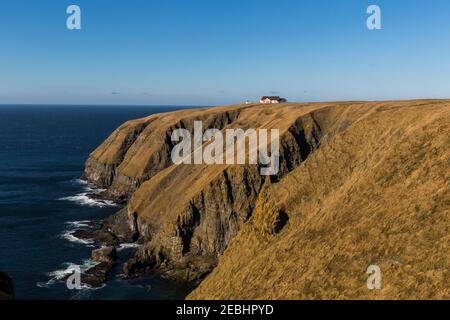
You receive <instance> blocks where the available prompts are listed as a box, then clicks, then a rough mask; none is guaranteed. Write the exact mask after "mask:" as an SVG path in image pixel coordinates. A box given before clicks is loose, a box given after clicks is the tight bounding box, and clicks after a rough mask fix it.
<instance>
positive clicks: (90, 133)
mask: <svg viewBox="0 0 450 320" xmlns="http://www.w3.org/2000/svg"><path fill="white" fill-rule="evenodd" d="M181 108H182V107H118V106H113V107H106V106H105V107H103V106H102V107H94V106H91V107H89V106H79V107H77V106H0V270H1V271H7V272H8V273H9V274H10V275H11V276H12V278H13V282H14V288H15V292H16V296H17V298H18V299H58V300H59V299H181V298H184V297H185V295H186V294H187V293H188V291H189V288H187V287H185V286H182V285H180V284H174V283H172V282H170V281H168V280H166V279H162V278H161V277H159V276H157V275H147V276H145V277H141V278H136V279H131V280H123V279H122V278H121V271H120V265H118V266H116V267H115V268H114V269H113V270H112V273H111V274H110V276H109V281H108V283H107V284H106V285H105V286H103V287H102V288H99V289H90V288H83V289H82V290H74V291H72V290H69V289H67V287H66V285H65V283H64V282H61V281H58V279H60V278H61V277H62V276H63V275H64V271H65V270H67V269H68V268H70V267H71V266H73V265H79V266H81V268H82V269H83V268H86V267H88V266H89V265H90V264H91V261H90V260H89V257H90V252H91V250H92V245H91V244H90V243H89V242H86V241H84V242H83V241H80V240H79V239H76V238H74V237H73V236H72V235H71V233H72V232H73V231H74V230H77V229H80V228H83V227H85V226H86V223H87V222H89V221H98V220H100V219H103V218H105V217H107V216H108V215H110V214H112V213H114V212H116V211H117V210H118V209H119V207H118V206H117V205H116V204H114V203H112V202H108V201H96V200H93V199H90V198H89V197H88V196H87V193H91V192H95V191H98V190H96V189H95V187H94V186H91V185H89V184H86V183H84V182H83V181H80V180H79V177H80V176H81V174H82V172H83V168H84V162H85V161H86V159H87V158H88V156H89V153H90V152H92V151H93V150H94V149H95V148H96V147H97V146H98V145H99V144H100V143H101V142H102V141H103V140H104V139H105V138H106V137H107V136H108V135H109V134H110V133H111V132H112V131H114V130H115V129H116V128H117V127H118V126H119V125H120V124H122V123H124V122H125V121H127V120H130V119H136V118H140V117H145V116H148V115H150V114H152V113H158V112H165V111H169V110H176V109H181ZM135 250H136V248H134V247H122V248H120V249H119V259H120V261H124V260H126V259H127V258H128V257H130V256H132V255H133V253H134V251H135Z"/></svg>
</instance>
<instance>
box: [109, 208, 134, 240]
mask: <svg viewBox="0 0 450 320" xmlns="http://www.w3.org/2000/svg"><path fill="white" fill-rule="evenodd" d="M103 227H104V228H106V229H107V230H108V231H110V232H111V233H113V234H114V235H115V236H116V237H117V238H118V239H119V240H120V241H122V242H126V243H133V242H136V241H137V240H138V238H139V233H138V232H137V228H136V227H134V226H133V228H132V227H131V226H130V222H129V219H128V211H127V208H126V207H125V208H123V209H121V210H119V211H118V212H117V213H115V214H113V215H111V216H109V217H108V218H106V219H105V221H104V222H103Z"/></svg>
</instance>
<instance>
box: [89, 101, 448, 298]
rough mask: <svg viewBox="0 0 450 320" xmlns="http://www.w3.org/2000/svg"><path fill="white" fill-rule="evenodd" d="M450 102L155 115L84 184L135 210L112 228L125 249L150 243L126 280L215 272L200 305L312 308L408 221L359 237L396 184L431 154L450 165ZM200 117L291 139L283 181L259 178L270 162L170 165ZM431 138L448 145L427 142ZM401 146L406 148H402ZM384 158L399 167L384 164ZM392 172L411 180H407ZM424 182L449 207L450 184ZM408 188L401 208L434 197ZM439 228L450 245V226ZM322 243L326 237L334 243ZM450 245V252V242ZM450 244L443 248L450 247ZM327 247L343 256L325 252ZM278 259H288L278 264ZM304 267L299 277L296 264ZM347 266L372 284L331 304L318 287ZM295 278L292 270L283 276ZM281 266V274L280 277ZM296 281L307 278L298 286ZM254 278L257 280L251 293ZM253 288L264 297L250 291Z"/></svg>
mask: <svg viewBox="0 0 450 320" xmlns="http://www.w3.org/2000/svg"><path fill="white" fill-rule="evenodd" d="M449 105H450V104H449V103H448V102H446V101H411V102H385V103H358V102H349V103H327V104H325V103H316V104H282V105H276V106H268V105H238V106H228V107H220V108H211V109H196V110H183V111H178V112H174V113H166V114H159V115H153V116H150V117H148V118H145V119H140V120H134V121H130V122H128V123H126V124H124V125H123V126H121V127H120V128H119V129H118V130H116V131H115V132H114V133H113V134H112V135H111V136H110V137H109V138H108V139H107V140H106V141H105V142H104V143H103V144H102V145H101V146H100V147H99V148H98V149H97V150H95V151H94V152H93V153H92V154H91V157H90V158H89V160H88V161H87V163H86V171H85V174H84V177H85V178H86V179H87V180H89V181H91V182H93V183H95V184H97V185H99V186H102V187H104V188H106V189H107V191H106V192H105V196H106V197H110V198H112V199H116V200H122V201H127V204H126V206H125V207H124V208H123V209H122V210H121V211H120V212H118V213H117V214H116V215H114V216H113V217H111V218H109V219H108V220H107V221H105V226H107V228H108V230H109V231H110V232H112V233H114V235H115V236H116V237H117V238H119V239H121V240H122V241H134V240H136V239H139V241H141V242H143V243H144V245H143V247H142V248H141V249H140V250H139V251H138V253H137V254H136V256H135V257H134V258H133V259H131V260H130V261H129V262H128V263H127V264H125V266H124V273H125V274H127V275H132V274H134V273H136V272H142V271H146V270H149V269H153V270H157V271H159V272H162V273H165V274H166V275H169V276H171V277H173V278H176V279H181V280H183V281H192V282H199V281H200V280H202V279H203V278H204V277H205V276H206V275H207V274H208V273H209V272H211V270H213V269H214V268H215V270H214V271H213V273H212V274H211V275H210V276H208V277H207V279H206V280H205V281H204V282H203V283H202V285H201V286H200V287H199V288H198V289H197V290H196V291H195V292H194V293H193V294H192V295H191V297H192V298H213V297H214V298H216V297H218V298H230V297H234V298H243V299H246V298H268V297H270V298H272V297H285V298H295V297H307V298H311V297H313V296H312V294H313V293H312V292H314V294H315V295H316V296H314V297H345V293H344V291H345V290H347V288H351V287H352V286H354V285H355V283H356V282H357V281H360V280H361V278H362V277H363V276H364V272H365V270H362V271H361V270H359V269H358V270H357V269H355V265H357V264H358V263H359V264H360V265H358V266H361V265H363V264H364V263H365V262H366V261H365V260H361V261H357V262H351V261H350V260H351V259H350V257H353V256H355V257H359V256H361V255H362V253H361V251H364V250H365V249H364V248H363V246H362V245H361V243H363V242H365V241H370V239H373V238H372V237H381V238H384V237H387V234H386V233H385V231H386V230H390V229H389V227H390V226H392V225H395V224H396V221H395V220H389V219H387V218H386V219H387V220H386V222H383V225H384V227H383V228H381V227H380V228H374V229H373V230H371V229H370V228H369V227H367V228H363V227H361V226H360V225H359V224H358V219H361V220H363V221H364V220H365V219H367V221H369V222H370V223H373V222H374V221H372V220H370V219H375V218H374V217H379V218H383V219H384V218H385V216H384V214H382V213H380V212H378V211H377V210H375V208H379V205H378V204H379V203H380V204H381V203H384V205H390V204H391V200H389V201H388V199H396V197H397V195H395V194H393V193H391V191H389V190H390V189H389V188H388V186H390V184H391V183H394V182H387V181H390V179H391V178H394V177H396V180H395V183H396V184H402V183H405V182H406V181H409V180H407V179H409V178H410V177H411V174H412V172H416V171H415V170H416V169H417V168H418V166H419V165H420V164H421V162H420V161H421V159H423V157H424V152H425V151H424V150H427V152H428V151H430V153H429V155H430V156H431V158H430V161H431V162H433V161H435V162H433V163H431V162H430V163H431V164H430V165H429V166H430V168H435V166H437V165H438V164H441V165H442V161H443V160H445V158H442V157H445V156H447V157H448V153H447V154H446V155H445V154H437V153H433V152H436V151H435V150H436V148H438V147H439V148H442V147H443V146H445V143H447V146H448V135H447V140H445V138H443V136H445V132H447V133H448V110H449ZM196 120H202V121H203V129H204V130H205V129H208V128H217V129H219V130H222V131H224V130H226V129H230V128H242V129H244V130H245V129H247V128H254V129H262V128H264V129H271V128H276V129H279V130H280V171H279V173H278V175H276V176H272V177H264V176H261V174H260V170H259V169H260V168H259V167H258V165H248V164H247V165H225V164H224V165H184V164H183V165H174V164H173V163H172V162H171V159H170V152H171V150H172V148H173V144H172V142H171V139H170V136H171V133H172V132H173V130H175V129H177V128H184V129H187V130H188V131H190V132H192V131H193V123H194V121H196ZM439 121H441V122H439ZM434 125H436V126H437V127H434ZM446 130H447V131H446ZM417 137H420V139H419V138H417ZM427 137H428V139H432V140H433V141H434V140H435V139H436V141H440V143H441V144H440V145H439V146H437V145H436V146H431V145H429V144H426V139H427ZM418 139H419V140H418ZM417 141H419V142H417ZM416 142H417V145H416V144H414V143H416ZM436 143H437V142H436ZM400 145H401V146H403V147H404V148H403V147H402V148H403V149H401V151H402V152H400V149H399V150H398V149H396V147H398V146H400ZM413 145H414V147H412V146H413ZM408 146H410V147H411V148H412V149H408ZM427 148H431V149H430V150H428V149H427ZM410 153H411V154H410ZM426 154H428V153H426ZM418 157H419V158H418ZM380 159H384V161H387V163H390V166H388V167H384V166H383V164H382V163H381V162H380V161H381V160H380ZM408 159H413V160H408ZM414 159H415V160H414ZM447 159H448V158H447ZM447 163H448V162H447ZM404 166H407V168H408V169H404ZM443 167H444V168H445V166H443ZM447 167H448V165H447ZM393 168H398V170H400V172H401V175H400V176H396V174H397V173H396V172H397V171H396V170H397V169H393ZM400 168H401V169H400ZM421 168H422V167H421ZM430 168H428V169H426V168H425V169H424V170H431V169H430ZM385 170H391V171H392V172H390V173H389V171H387V172H388V173H386V174H387V175H388V177H389V178H388V177H385V176H384V175H383V173H384V172H385ZM402 170H406V171H407V172H406V171H405V172H403V171H402ZM433 170H434V169H433ZM447 171H448V170H447ZM417 172H419V171H417ZM437 173H438V172H436V176H438V175H437ZM445 173H446V172H445V170H444V171H442V170H441V171H440V174H441V179H447V182H448V175H447V177H446V175H445ZM447 173H448V172H447ZM433 177H434V176H433ZM421 179H422V180H420V181H421V182H422V183H423V184H424V185H426V186H427V187H426V188H428V189H427V190H432V191H433V192H436V194H439V197H438V196H436V197H435V198H433V200H431V202H430V203H437V202H438V203H439V205H442V204H447V206H448V201H447V202H445V201H444V200H443V199H444V198H442V192H443V191H446V190H447V191H448V185H447V187H445V184H443V181H444V180H439V181H438V180H436V181H435V182H436V184H433V183H429V182H427V181H426V174H425V172H422V178H421ZM384 180H386V181H385V182H383V183H386V186H385V185H384V184H383V183H382V181H384ZM430 181H433V180H430ZM417 185H420V183H419V182H417ZM370 186H374V188H373V189H372V187H370ZM433 186H434V187H433ZM384 187H386V191H384V189H383V188H384ZM410 191H411V193H410V194H406V193H405V194H402V193H400V194H401V196H402V197H403V198H402V199H401V200H402V201H403V200H405V199H409V202H414V201H416V199H419V197H418V196H417V195H416V193H418V192H422V191H423V190H422V189H419V188H418V187H417V188H412V189H411V190H410ZM420 199H421V198H420ZM439 201H440V202H439ZM436 206H437V207H436V208H438V209H436V210H438V212H439V213H438V214H436V215H435V217H436V218H437V219H438V220H439V219H440V220H439V221H440V222H442V225H443V226H444V227H446V228H447V229H448V226H449V224H448V215H442V210H443V209H442V208H440V207H439V206H438V205H436ZM419 207H420V208H422V207H421V205H420V204H419ZM444 209H445V208H444ZM447 209H448V208H447ZM402 210H403V211H401V210H400V208H399V209H398V210H397V211H396V214H397V215H398V216H400V217H401V218H400V220H401V221H403V220H405V221H406V220H407V219H409V218H410V217H409V218H408V217H407V215H409V214H410V208H409V207H407V206H405V207H402ZM367 217H372V218H370V219H369V218H367ZM402 219H403V220H402ZM352 223H353V224H352ZM353 228H355V229H354V230H353ZM360 229H361V230H360ZM342 230H346V232H347V234H344V233H343V231H342ZM434 231H436V232H438V233H437V234H436V239H439V241H441V240H442V239H441V238H439V237H440V235H441V231H442V230H441V229H439V230H434ZM434 231H433V232H434ZM349 234H350V236H349ZM358 235H359V236H358ZM368 235H370V237H369V236H368ZM411 236H412V237H413V236H415V237H418V238H420V237H426V236H424V235H422V234H415V235H411ZM349 237H350V238H349ZM341 238H342V239H346V240H345V241H344V240H342V239H341ZM319 239H320V240H323V239H325V245H324V247H322V246H321V245H320V244H319V243H318V242H317V241H318V240H319ZM310 240H311V241H310ZM312 240H314V241H316V242H317V243H316V242H314V241H312ZM347 240H348V241H351V243H347V242H346V241H347ZM423 241H424V242H425V238H423ZM445 241H447V244H448V239H447V240H445ZM445 241H444V242H443V247H442V248H444V249H445V248H446V247H447V248H448V246H447V245H446V242H445ZM279 243H280V245H279ZM314 243H316V244H314ZM346 246H347V247H346ZM324 248H327V250H328V248H333V249H332V250H330V252H328V253H321V252H323V250H325V249H324ZM442 248H440V250H441V249H442ZM413 249H422V248H416V247H414V246H413V247H412V248H410V247H409V246H407V245H404V246H402V245H400V244H398V245H397V247H395V248H393V249H389V250H394V251H395V252H397V251H398V252H399V254H400V255H401V253H400V252H403V251H405V250H406V251H408V252H409V250H413ZM380 250H381V251H376V252H377V253H376V254H375V256H377V257H378V256H379V257H383V252H384V251H383V250H384V249H380ZM294 251H295V252H294ZM297 252H298V253H297ZM364 252H365V251H364ZM300 253H301V254H300ZM317 253H321V255H318V254H317ZM222 255H223V256H222ZM279 255H283V256H282V257H281V258H280V259H278V258H277V260H274V259H273V257H278V256H279ZM341 256H345V257H344V258H343V257H341ZM369 256H370V257H373V256H374V255H369ZM219 257H220V259H219ZM291 257H292V259H291ZM424 257H425V258H426V254H425V253H424ZM369 260H370V259H369ZM372 260H373V259H372ZM266 261H267V262H268V264H266V263H265V262H266ZM299 261H301V267H300V268H297V267H296V263H297V262H299ZM355 261H356V260H355ZM375 262H376V261H375ZM217 263H219V264H218V266H217ZM336 263H337V265H338V267H336V268H334V267H333V266H334V265H335V264H336ZM439 263H440V264H441V265H442V264H443V265H445V266H448V261H443V260H439V261H436V264H439ZM309 265H310V266H311V267H310V268H308V266H309ZM216 266H217V268H216ZM313 266H314V267H313ZM327 266H329V267H327ZM344 267H345V268H349V270H351V271H350V273H351V274H357V273H358V272H360V274H359V278H358V277H356V278H355V279H353V280H348V281H350V282H349V283H347V284H346V283H345V281H343V280H342V279H344V276H343V275H341V276H342V277H341V278H339V279H341V280H342V281H341V280H339V281H341V282H339V286H340V288H342V290H341V289H339V290H338V291H339V292H340V294H341V295H340V296H339V295H335V296H333V294H334V293H335V292H334V291H330V292H334V293H333V294H331V293H330V295H326V294H325V293H324V292H328V291H327V289H325V287H323V288H322V287H320V288H316V287H315V286H316V284H314V283H313V282H311V281H319V280H318V279H319V277H321V276H322V273H324V274H325V275H330V276H329V279H328V280H327V281H326V283H328V284H330V283H331V282H332V281H334V279H335V277H337V276H336V273H338V272H342V270H343V269H342V268H344ZM285 268H288V269H289V270H287V271H283V269H285ZM366 268H367V266H366ZM270 270H273V271H274V272H276V273H275V274H276V276H275V278H271V276H270V272H271V271H270ZM301 270H304V271H305V270H306V271H308V273H307V274H303V273H301ZM439 270H440V269H439ZM436 272H440V271H436ZM361 275H362V276H361ZM440 276H442V274H441V273H439V277H440ZM295 277H297V278H298V279H299V280H298V281H297V280H293V279H294V278H295ZM297 278H296V279H297ZM325 278H326V277H325ZM249 279H254V280H255V281H256V282H258V283H257V284H256V285H249V284H248V283H247V281H250V280H249ZM274 281H275V282H277V283H278V282H279V283H281V284H282V285H280V290H273V289H270V288H269V287H267V286H270V285H271V284H274ZM286 281H289V282H291V283H292V286H293V285H294V283H295V284H296V285H299V287H300V289H299V290H302V294H299V295H298V296H296V293H295V292H297V291H295V289H294V288H293V287H292V288H291V287H290V285H289V284H286V283H285V282H286ZM224 282H227V283H228V284H227V285H225V284H224ZM364 283H365V282H364ZM434 283H435V284H436V283H437V282H436V281H435V282H434ZM308 285H310V287H311V288H314V290H313V289H311V290H309V289H308ZM247 286H248V288H253V289H254V290H253V289H249V290H247V289H245V288H247ZM285 286H286V287H289V290H288V291H286V292H288V293H286V294H284V293H283V292H284V291H283V292H282V289H281V288H284V287H285ZM323 286H326V284H323ZM244 287H245V288H244ZM219 288H225V290H223V289H219ZM315 289H317V290H315ZM252 290H253V291H252ZM308 290H309V291H308ZM214 292H215V293H214ZM308 292H309V293H308ZM358 292H360V291H358ZM388 296H389V295H388Z"/></svg>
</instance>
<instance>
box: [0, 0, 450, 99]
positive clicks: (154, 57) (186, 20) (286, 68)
mask: <svg viewBox="0 0 450 320" xmlns="http://www.w3.org/2000/svg"><path fill="white" fill-rule="evenodd" d="M70 4H76V5H79V6H80V7H81V10H82V29H81V30H77V31H69V30H68V29H67V28H66V19H67V16H68V15H67V14H66V8H67V7H68V6H69V5H70ZM370 4H377V5H379V6H380V7H381V10H382V30H376V31H370V30H368V29H367V28H366V19H367V17H368V15H367V14H366V9H367V7H368V6H369V5H370ZM265 94H276V95H281V96H284V97H287V98H288V99H289V100H292V101H330V100H381V99H406V98H408V99H409V98H450V1H448V0H433V1H429V0H408V1H407V0H387V1H380V0H373V1H365V0H308V1H301V0H292V1H291V0H160V1H152V0H141V1H140V0H127V1H124V0H109V1H107V0H72V1H65V0H41V1H35V0H28V1H26V0H0V104H8V103H37V104H45V103H52V104H53V103H54V104H59V103H64V104H152V105H160V104H171V105H214V104H225V103H233V102H240V101H243V100H246V99H257V98H258V97H259V96H260V95H265Z"/></svg>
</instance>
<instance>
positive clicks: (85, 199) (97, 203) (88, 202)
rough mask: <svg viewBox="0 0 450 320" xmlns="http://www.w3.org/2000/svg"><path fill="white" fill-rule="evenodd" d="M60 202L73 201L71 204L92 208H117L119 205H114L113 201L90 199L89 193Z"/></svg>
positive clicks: (66, 198) (63, 199) (62, 199)
mask: <svg viewBox="0 0 450 320" xmlns="http://www.w3.org/2000/svg"><path fill="white" fill-rule="evenodd" d="M58 200H60V201H71V202H75V203H77V204H79V205H82V206H90V207H100V208H104V207H116V206H117V204H116V203H114V202H113V201H109V200H101V199H94V198H91V197H89V193H87V192H83V193H79V194H77V195H74V196H70V197H64V198H59V199H58Z"/></svg>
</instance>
